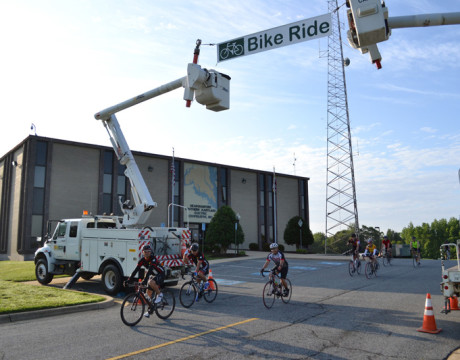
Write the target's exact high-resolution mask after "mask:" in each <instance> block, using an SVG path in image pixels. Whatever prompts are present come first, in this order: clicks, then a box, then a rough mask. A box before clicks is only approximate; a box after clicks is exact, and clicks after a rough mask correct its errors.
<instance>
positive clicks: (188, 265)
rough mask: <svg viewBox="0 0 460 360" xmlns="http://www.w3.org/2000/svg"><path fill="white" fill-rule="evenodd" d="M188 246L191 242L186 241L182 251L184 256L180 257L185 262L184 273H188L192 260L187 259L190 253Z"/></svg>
mask: <svg viewBox="0 0 460 360" xmlns="http://www.w3.org/2000/svg"><path fill="white" fill-rule="evenodd" d="M190 246H191V243H190V242H189V241H187V242H186V243H185V251H184V256H183V257H182V261H183V262H184V264H185V272H184V273H185V274H187V273H188V271H189V268H190V267H191V266H192V262H191V261H190V259H189V256H190V254H191V252H190Z"/></svg>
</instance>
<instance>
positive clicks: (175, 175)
mask: <svg viewBox="0 0 460 360" xmlns="http://www.w3.org/2000/svg"><path fill="white" fill-rule="evenodd" d="M172 169H173V170H172V173H171V181H172V186H173V189H174V192H173V197H172V200H173V203H174V204H177V205H180V162H179V161H174V168H172ZM179 211H180V207H179V206H173V207H172V213H173V215H172V218H173V220H172V226H179V214H180V212H179ZM186 216H187V215H186Z"/></svg>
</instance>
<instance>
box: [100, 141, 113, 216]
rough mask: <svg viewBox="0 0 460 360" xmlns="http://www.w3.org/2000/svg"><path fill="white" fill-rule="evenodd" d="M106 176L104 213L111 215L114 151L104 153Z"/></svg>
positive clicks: (103, 200) (103, 184)
mask: <svg viewBox="0 0 460 360" xmlns="http://www.w3.org/2000/svg"><path fill="white" fill-rule="evenodd" d="M103 166H104V175H103V178H102V213H103V214H111V213H112V210H113V207H112V180H113V151H112V150H110V151H104V164H103Z"/></svg>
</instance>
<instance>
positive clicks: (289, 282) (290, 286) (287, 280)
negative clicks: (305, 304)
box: [281, 279, 292, 304]
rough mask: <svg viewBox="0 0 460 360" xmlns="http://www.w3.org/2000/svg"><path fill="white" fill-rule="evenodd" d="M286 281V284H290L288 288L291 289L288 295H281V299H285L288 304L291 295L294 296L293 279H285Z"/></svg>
mask: <svg viewBox="0 0 460 360" xmlns="http://www.w3.org/2000/svg"><path fill="white" fill-rule="evenodd" d="M284 281H286V284H287V286H288V290H289V294H288V295H287V296H284V295H283V296H281V300H283V302H284V303H285V304H287V303H288V302H289V300H291V296H292V284H291V280H289V279H284Z"/></svg>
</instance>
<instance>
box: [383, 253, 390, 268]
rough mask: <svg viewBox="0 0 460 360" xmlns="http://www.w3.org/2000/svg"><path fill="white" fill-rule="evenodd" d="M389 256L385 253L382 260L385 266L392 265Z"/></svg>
mask: <svg viewBox="0 0 460 360" xmlns="http://www.w3.org/2000/svg"><path fill="white" fill-rule="evenodd" d="M388 259H389V257H388V256H387V255H383V259H382V262H383V266H387V265H390V263H389V260H388Z"/></svg>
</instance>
